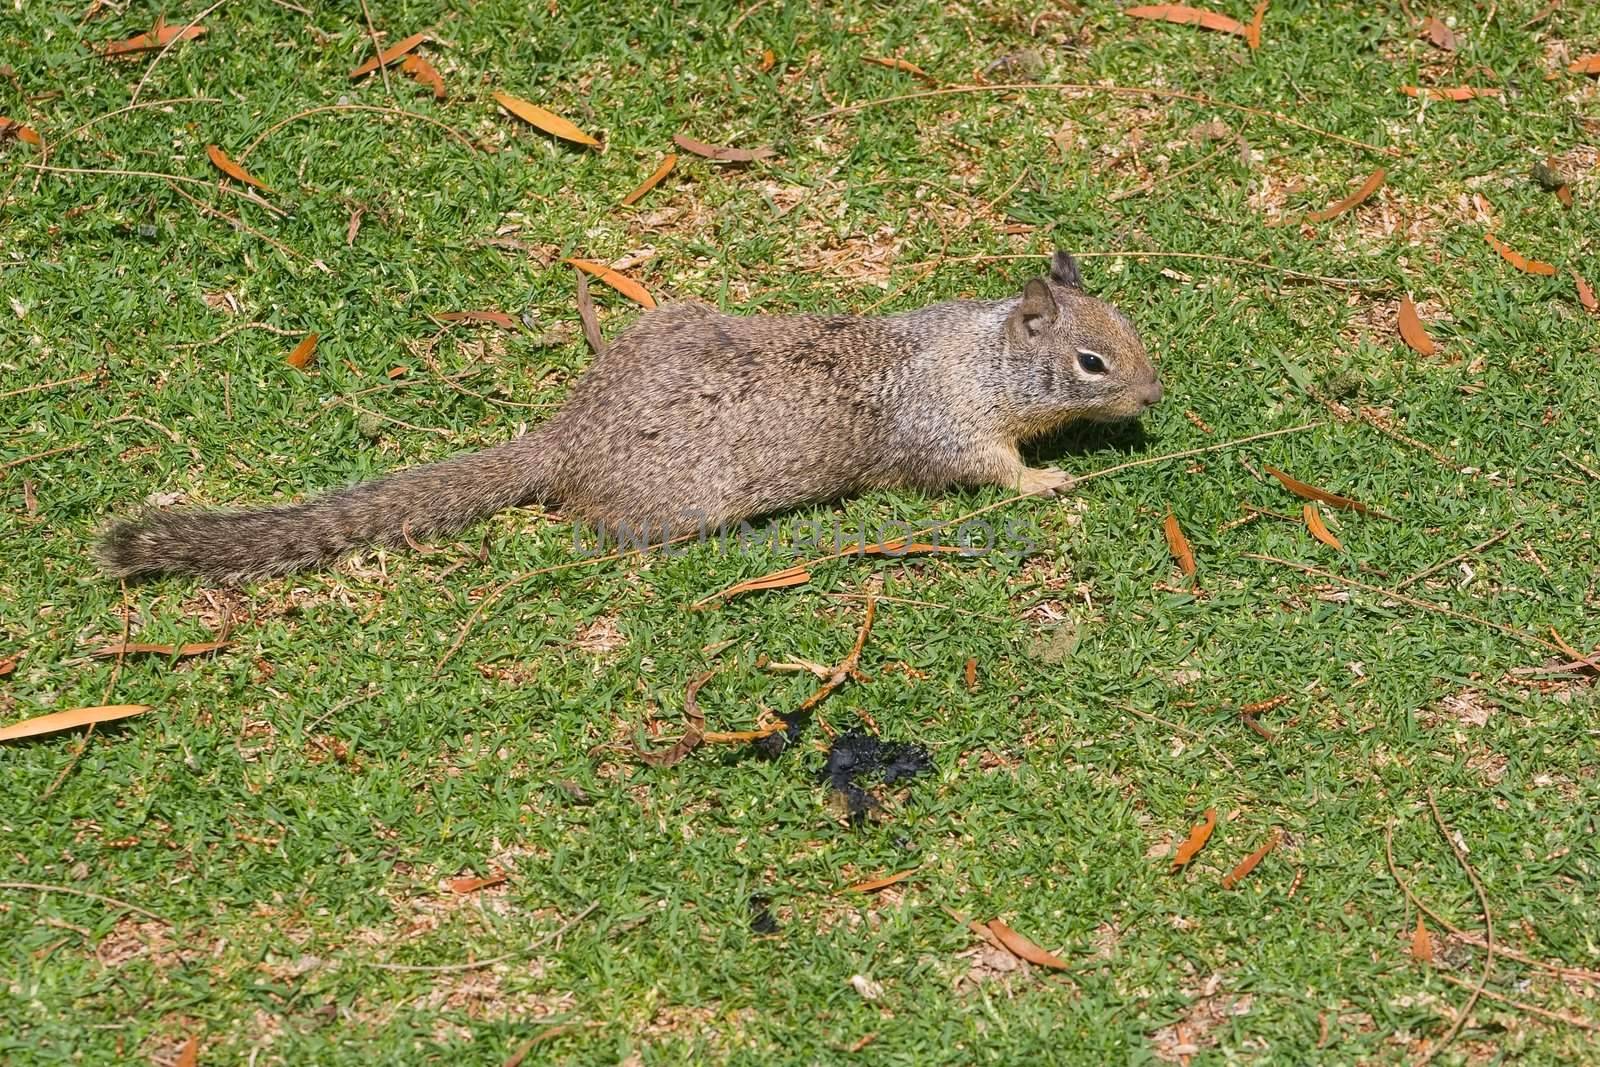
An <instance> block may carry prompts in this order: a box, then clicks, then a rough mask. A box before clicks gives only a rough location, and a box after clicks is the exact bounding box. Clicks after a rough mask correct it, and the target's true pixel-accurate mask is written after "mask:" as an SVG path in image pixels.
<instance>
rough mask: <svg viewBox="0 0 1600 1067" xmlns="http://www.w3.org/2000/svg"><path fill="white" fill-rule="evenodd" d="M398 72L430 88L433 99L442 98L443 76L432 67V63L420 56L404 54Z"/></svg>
mask: <svg viewBox="0 0 1600 1067" xmlns="http://www.w3.org/2000/svg"><path fill="white" fill-rule="evenodd" d="M400 73H402V74H405V75H408V76H410V78H411V79H412V80H413V81H417V82H421V83H422V84H423V85H426V86H428V87H429V88H430V89H432V90H433V98H434V99H435V100H443V99H444V78H443V77H441V76H440V74H439V72H438V71H437V70H435V69H434V66H433V64H432V63H429V62H428V61H427V60H426V59H423V58H422V57H421V56H406V58H405V62H404V63H401V64H400Z"/></svg>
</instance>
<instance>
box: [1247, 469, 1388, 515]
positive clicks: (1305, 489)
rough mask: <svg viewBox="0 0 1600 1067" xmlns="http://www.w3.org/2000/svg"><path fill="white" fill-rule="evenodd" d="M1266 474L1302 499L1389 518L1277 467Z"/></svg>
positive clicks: (1267, 470)
mask: <svg viewBox="0 0 1600 1067" xmlns="http://www.w3.org/2000/svg"><path fill="white" fill-rule="evenodd" d="M1266 472H1267V473H1268V474H1270V475H1272V476H1273V477H1274V478H1276V479H1278V481H1280V482H1282V483H1283V487H1284V488H1285V489H1287V490H1289V492H1291V493H1293V494H1294V495H1295V496H1298V497H1302V498H1304V499H1306V500H1320V501H1322V502H1323V503H1324V504H1331V505H1332V506H1333V507H1336V508H1346V509H1348V510H1350V511H1359V512H1361V514H1363V515H1376V516H1378V517H1380V518H1388V516H1387V515H1384V514H1383V513H1382V512H1380V511H1377V510H1376V509H1374V508H1371V507H1369V506H1367V505H1366V504H1363V503H1362V502H1361V501H1359V500H1352V499H1350V498H1349V497H1347V496H1340V495H1339V494H1337V493H1330V492H1328V491H1327V490H1326V489H1318V488H1317V487H1316V486H1314V485H1308V484H1306V483H1305V482H1302V481H1300V479H1298V478H1292V477H1290V476H1289V475H1287V474H1285V473H1283V472H1282V471H1281V470H1279V469H1278V468H1277V467H1267V468H1266Z"/></svg>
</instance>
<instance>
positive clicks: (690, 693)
mask: <svg viewBox="0 0 1600 1067" xmlns="http://www.w3.org/2000/svg"><path fill="white" fill-rule="evenodd" d="M715 673H716V672H715V671H707V672H706V673H704V674H702V675H700V676H699V677H698V678H696V679H695V680H694V681H692V682H690V683H689V687H688V689H686V690H685V691H684V694H683V717H684V719H685V720H687V721H688V724H689V725H688V728H687V729H686V730H684V732H683V736H682V737H680V738H678V740H677V741H676V742H675V743H674V744H673V746H672V747H671V748H669V749H665V750H663V751H657V752H646V751H644V750H643V749H640V748H637V747H636V748H635V749H634V755H635V756H638V757H639V762H641V763H644V764H647V765H648V766H651V767H671V766H673V765H674V764H678V763H682V762H683V758H684V757H685V756H687V755H688V754H689V753H691V752H693V751H694V750H695V749H697V748H699V747H700V743H701V742H702V741H704V740H705V735H706V717H705V715H704V714H703V713H702V712H701V711H700V701H699V699H698V697H699V694H700V687H701V686H703V685H705V684H706V683H707V682H709V681H711V677H712V675H714V674H715Z"/></svg>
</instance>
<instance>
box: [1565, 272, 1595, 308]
mask: <svg viewBox="0 0 1600 1067" xmlns="http://www.w3.org/2000/svg"><path fill="white" fill-rule="evenodd" d="M1572 280H1573V282H1574V283H1575V284H1576V285H1577V287H1578V303H1580V304H1582V305H1583V310H1585V311H1600V300H1596V299H1595V297H1594V289H1593V287H1591V286H1590V285H1589V283H1588V282H1587V281H1585V280H1584V277H1583V275H1581V274H1579V273H1578V272H1577V271H1573V272H1572Z"/></svg>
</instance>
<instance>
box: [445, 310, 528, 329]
mask: <svg viewBox="0 0 1600 1067" xmlns="http://www.w3.org/2000/svg"><path fill="white" fill-rule="evenodd" d="M434 318H436V319H440V320H442V321H444V322H481V323H485V324H487V325H489V326H498V327H500V328H501V329H502V330H510V331H512V332H513V333H514V332H516V329H517V320H516V319H514V318H512V317H511V316H510V315H507V314H506V313H505V312H504V311H441V312H439V313H438V314H436V315H434Z"/></svg>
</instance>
